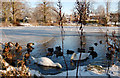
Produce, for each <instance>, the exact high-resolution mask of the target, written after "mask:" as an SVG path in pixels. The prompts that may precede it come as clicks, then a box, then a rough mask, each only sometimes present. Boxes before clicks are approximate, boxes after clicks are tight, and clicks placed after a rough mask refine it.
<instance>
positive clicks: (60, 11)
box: [57, 0, 68, 78]
mask: <svg viewBox="0 0 120 78" xmlns="http://www.w3.org/2000/svg"><path fill="white" fill-rule="evenodd" d="M57 6H58V10H59V11H58V15H59V20H58V21H59V22H58V23H59V26H60V27H61V36H62V37H61V38H62V52H63V59H64V62H65V65H66V71H67V76H66V78H68V66H67V63H66V59H65V56H64V42H63V40H64V37H63V34H64V29H63V21H62V20H63V18H64V14H63V13H62V3H61V0H58V4H57Z"/></svg>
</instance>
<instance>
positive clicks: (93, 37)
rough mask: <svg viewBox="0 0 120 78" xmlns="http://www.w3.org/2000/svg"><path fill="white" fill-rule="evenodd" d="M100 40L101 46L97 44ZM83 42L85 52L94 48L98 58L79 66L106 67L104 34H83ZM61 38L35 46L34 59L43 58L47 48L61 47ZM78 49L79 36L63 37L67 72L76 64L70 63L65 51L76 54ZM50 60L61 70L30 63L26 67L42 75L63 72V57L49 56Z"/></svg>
mask: <svg viewBox="0 0 120 78" xmlns="http://www.w3.org/2000/svg"><path fill="white" fill-rule="evenodd" d="M100 40H102V42H103V43H102V44H100V43H99V41H100ZM83 42H86V44H85V45H84V48H85V50H86V52H88V50H89V47H94V49H95V51H96V52H97V54H98V56H97V57H96V58H95V59H92V58H91V56H90V57H89V58H88V59H87V60H84V61H81V62H80V65H81V66H82V65H88V64H93V65H103V66H105V65H107V64H106V57H105V53H106V52H107V51H106V46H105V38H104V33H102V34H101V33H85V36H84V38H83ZM61 43H62V42H61V37H55V38H54V39H52V40H51V41H50V42H48V43H45V44H43V45H39V44H38V45H37V48H35V50H34V51H33V52H32V53H34V55H33V56H34V57H37V58H39V57H41V56H45V54H46V52H47V48H54V50H55V47H56V46H61ZM94 43H98V46H95V45H94ZM78 48H80V37H79V36H65V37H64V55H65V59H66V62H67V65H68V69H69V70H73V69H75V68H76V63H72V64H71V62H70V57H71V55H70V54H69V55H67V52H66V51H67V50H68V49H69V50H73V51H75V52H76V53H78V52H77V50H78ZM49 58H50V59H52V60H53V61H54V62H55V63H57V62H58V63H60V64H61V65H62V66H63V68H62V69H56V68H51V67H43V66H38V65H36V64H33V63H31V64H30V65H28V67H30V68H32V69H35V70H39V71H40V72H41V73H42V74H57V73H60V72H62V71H65V70H66V68H65V63H64V60H63V57H58V58H56V57H55V55H53V56H49Z"/></svg>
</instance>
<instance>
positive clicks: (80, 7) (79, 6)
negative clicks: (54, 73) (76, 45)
mask: <svg viewBox="0 0 120 78" xmlns="http://www.w3.org/2000/svg"><path fill="white" fill-rule="evenodd" d="M89 7H90V3H89V2H87V1H86V0H82V1H79V0H76V4H75V10H76V13H75V14H74V15H75V18H76V15H78V17H79V18H78V19H77V21H78V23H81V26H80V28H79V29H80V30H81V34H80V32H79V31H78V34H79V36H80V45H81V49H83V46H82V43H83V27H82V24H85V23H86V22H85V21H86V19H87V17H88V16H89ZM80 58H81V52H80V56H79V60H78V63H77V70H76V78H78V69H79V63H80Z"/></svg>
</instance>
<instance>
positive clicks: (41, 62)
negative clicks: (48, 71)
mask: <svg viewBox="0 0 120 78" xmlns="http://www.w3.org/2000/svg"><path fill="white" fill-rule="evenodd" d="M31 57H32V56H31ZM32 59H33V60H34V62H35V63H37V64H39V65H42V66H48V67H56V68H62V65H61V64H59V63H54V62H53V61H52V60H51V59H49V58H47V57H40V58H34V57H32Z"/></svg>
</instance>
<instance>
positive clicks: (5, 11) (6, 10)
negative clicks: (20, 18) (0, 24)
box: [2, 2, 11, 24]
mask: <svg viewBox="0 0 120 78" xmlns="http://www.w3.org/2000/svg"><path fill="white" fill-rule="evenodd" d="M10 8H11V4H10V2H2V17H3V18H4V19H5V23H6V24H7V23H8V18H9V17H10Z"/></svg>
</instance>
